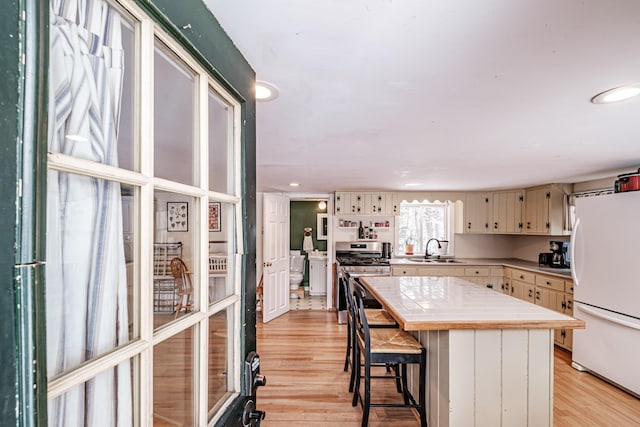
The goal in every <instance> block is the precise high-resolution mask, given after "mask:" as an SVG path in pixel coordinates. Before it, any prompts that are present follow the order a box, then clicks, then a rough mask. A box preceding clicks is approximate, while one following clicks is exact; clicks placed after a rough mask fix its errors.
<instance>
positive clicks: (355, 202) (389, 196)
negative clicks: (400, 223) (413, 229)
mask: <svg viewBox="0 0 640 427" xmlns="http://www.w3.org/2000/svg"><path fill="white" fill-rule="evenodd" d="M335 213H336V215H398V214H400V204H399V203H398V202H397V198H396V197H394V193H386V192H336V194H335Z"/></svg>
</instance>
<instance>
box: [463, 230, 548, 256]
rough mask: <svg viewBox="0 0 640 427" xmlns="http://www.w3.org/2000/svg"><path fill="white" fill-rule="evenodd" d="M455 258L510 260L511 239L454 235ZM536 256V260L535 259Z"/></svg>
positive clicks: (502, 236) (511, 254) (498, 236)
mask: <svg viewBox="0 0 640 427" xmlns="http://www.w3.org/2000/svg"><path fill="white" fill-rule="evenodd" d="M454 239H455V240H454V245H455V256H456V257H457V258H512V257H513V244H512V240H513V238H512V237H511V236H505V235H483V234H456V235H455V237H454ZM537 257H538V256H537V254H536V260H537V259H538V258H537Z"/></svg>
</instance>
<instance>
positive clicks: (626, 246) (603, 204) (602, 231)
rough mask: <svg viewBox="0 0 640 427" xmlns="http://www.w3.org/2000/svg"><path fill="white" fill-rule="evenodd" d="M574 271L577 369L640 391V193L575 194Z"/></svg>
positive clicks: (638, 392) (575, 355) (575, 359)
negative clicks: (582, 326)
mask: <svg viewBox="0 0 640 427" xmlns="http://www.w3.org/2000/svg"><path fill="white" fill-rule="evenodd" d="M571 274H572V275H573V280H574V311H573V315H574V317H576V318H578V319H582V320H584V321H585V322H586V329H584V330H580V329H576V330H575V331H574V342H573V357H572V358H573V367H574V368H576V369H580V370H587V371H590V372H592V373H594V374H596V375H598V376H600V377H602V378H604V379H606V380H608V381H610V382H612V383H615V384H617V385H619V386H621V387H622V388H625V389H627V390H628V391H630V392H632V393H634V394H636V396H637V395H640V366H639V364H640V191H636V192H628V193H616V194H606V195H601V196H591V197H579V198H576V200H575V221H574V225H573V235H572V238H571Z"/></svg>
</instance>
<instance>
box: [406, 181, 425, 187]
mask: <svg viewBox="0 0 640 427" xmlns="http://www.w3.org/2000/svg"><path fill="white" fill-rule="evenodd" d="M419 185H421V184H420V183H418V182H407V183H406V184H405V185H404V186H405V187H418V186H419Z"/></svg>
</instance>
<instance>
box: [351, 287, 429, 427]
mask: <svg viewBox="0 0 640 427" xmlns="http://www.w3.org/2000/svg"><path fill="white" fill-rule="evenodd" d="M354 287H355V290H354V292H353V297H354V298H353V302H354V305H355V306H356V307H357V308H358V311H357V314H356V316H354V323H355V326H356V327H355V334H356V341H357V345H356V346H354V351H355V353H356V359H355V360H356V363H355V366H354V367H353V372H356V383H355V389H354V393H353V401H352V403H351V404H352V406H356V405H357V404H358V401H359V402H360V404H361V405H362V427H366V426H367V425H368V423H369V411H370V408H371V407H380V406H384V407H409V408H416V409H417V410H418V413H419V414H420V425H421V426H422V427H426V426H427V412H426V400H425V387H426V376H427V373H426V371H427V351H426V349H425V348H424V347H423V346H422V345H421V344H420V343H419V342H418V340H416V339H415V338H414V337H413V336H412V335H411V334H409V333H408V332H405V331H403V330H401V329H397V328H394V329H389V328H376V329H373V328H370V326H369V322H368V321H367V316H366V312H365V308H364V304H363V296H364V289H363V288H362V287H361V285H360V284H358V283H354ZM361 358H364V373H362V372H361ZM374 363H377V364H399V365H400V366H401V370H402V374H401V375H400V377H401V381H402V394H403V398H404V404H399V403H371V379H375V378H390V377H389V376H374V375H371V366H372V364H374ZM409 363H411V364H418V365H419V366H420V374H419V377H420V380H419V386H418V387H419V391H418V393H419V394H418V402H417V403H416V401H415V399H414V397H413V395H412V394H411V392H410V391H409V389H408V388H407V364H409ZM362 377H364V393H363V394H364V396H361V395H360V379H361V378H362Z"/></svg>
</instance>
